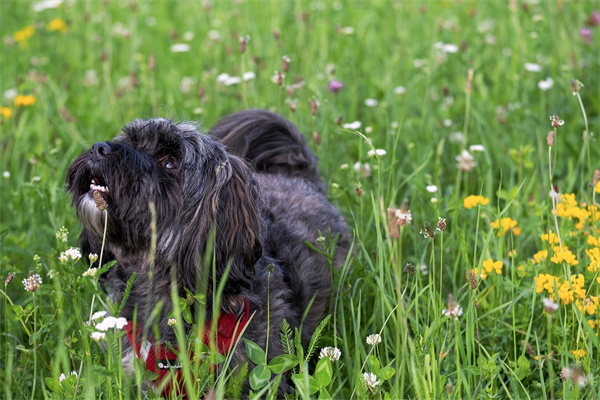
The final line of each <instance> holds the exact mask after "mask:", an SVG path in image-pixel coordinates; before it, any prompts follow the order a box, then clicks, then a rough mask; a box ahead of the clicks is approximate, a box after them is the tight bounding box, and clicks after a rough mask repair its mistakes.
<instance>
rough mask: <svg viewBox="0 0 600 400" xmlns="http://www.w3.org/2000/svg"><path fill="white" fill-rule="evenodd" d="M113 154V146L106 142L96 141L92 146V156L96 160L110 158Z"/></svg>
mask: <svg viewBox="0 0 600 400" xmlns="http://www.w3.org/2000/svg"><path fill="white" fill-rule="evenodd" d="M111 155H112V148H111V147H110V144H108V143H106V142H98V143H94V145H93V146H92V156H93V157H94V158H95V159H96V160H100V159H102V158H108V157H110V156H111Z"/></svg>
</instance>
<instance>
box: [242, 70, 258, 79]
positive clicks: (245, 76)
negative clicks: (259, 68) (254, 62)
mask: <svg viewBox="0 0 600 400" xmlns="http://www.w3.org/2000/svg"><path fill="white" fill-rule="evenodd" d="M254 78H256V74H255V73H254V72H252V71H247V72H244V74H243V75H242V79H243V80H244V81H249V80H251V79H254Z"/></svg>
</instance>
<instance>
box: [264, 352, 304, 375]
mask: <svg viewBox="0 0 600 400" xmlns="http://www.w3.org/2000/svg"><path fill="white" fill-rule="evenodd" d="M297 364H298V357H296V356H293V355H291V354H282V355H280V356H277V357H275V358H274V359H272V360H271V361H270V362H269V364H268V365H267V367H268V368H269V369H270V370H271V372H273V373H274V374H282V373H284V372H285V371H288V370H290V369H292V368H294V367H295V366H296V365H297Z"/></svg>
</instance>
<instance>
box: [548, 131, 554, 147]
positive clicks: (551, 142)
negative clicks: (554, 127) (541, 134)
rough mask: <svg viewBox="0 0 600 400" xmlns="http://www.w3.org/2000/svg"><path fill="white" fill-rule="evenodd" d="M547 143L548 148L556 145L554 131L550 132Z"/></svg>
mask: <svg viewBox="0 0 600 400" xmlns="http://www.w3.org/2000/svg"><path fill="white" fill-rule="evenodd" d="M546 142H547V143H548V146H553V145H554V131H549V132H548V137H547V138H546Z"/></svg>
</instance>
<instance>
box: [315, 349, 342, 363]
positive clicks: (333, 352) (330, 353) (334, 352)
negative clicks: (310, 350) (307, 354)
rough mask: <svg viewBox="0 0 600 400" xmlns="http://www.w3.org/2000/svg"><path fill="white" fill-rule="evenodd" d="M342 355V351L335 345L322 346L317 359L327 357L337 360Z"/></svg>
mask: <svg viewBox="0 0 600 400" xmlns="http://www.w3.org/2000/svg"><path fill="white" fill-rule="evenodd" d="M341 356H342V352H341V351H340V349H338V348H337V347H323V348H322V349H321V352H320V353H319V359H321V358H323V357H328V358H329V360H330V361H337V360H339V359H340V357H341Z"/></svg>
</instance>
